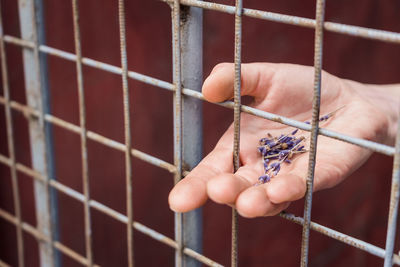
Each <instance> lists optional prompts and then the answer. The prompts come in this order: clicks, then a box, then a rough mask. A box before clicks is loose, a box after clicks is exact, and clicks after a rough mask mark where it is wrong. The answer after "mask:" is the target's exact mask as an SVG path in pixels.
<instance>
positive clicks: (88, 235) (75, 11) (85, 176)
mask: <svg viewBox="0 0 400 267" xmlns="http://www.w3.org/2000/svg"><path fill="white" fill-rule="evenodd" d="M72 15H73V20H74V39H75V53H76V78H77V86H78V96H79V121H80V127H81V132H80V135H81V160H82V184H83V194H84V196H85V199H84V202H83V206H84V216H85V247H86V258H87V265H88V266H92V265H93V248H92V228H91V216H90V205H89V200H90V186H89V167H88V150H87V128H86V107H85V92H84V88H83V72H82V48H81V37H80V29H79V6H78V2H77V0H72Z"/></svg>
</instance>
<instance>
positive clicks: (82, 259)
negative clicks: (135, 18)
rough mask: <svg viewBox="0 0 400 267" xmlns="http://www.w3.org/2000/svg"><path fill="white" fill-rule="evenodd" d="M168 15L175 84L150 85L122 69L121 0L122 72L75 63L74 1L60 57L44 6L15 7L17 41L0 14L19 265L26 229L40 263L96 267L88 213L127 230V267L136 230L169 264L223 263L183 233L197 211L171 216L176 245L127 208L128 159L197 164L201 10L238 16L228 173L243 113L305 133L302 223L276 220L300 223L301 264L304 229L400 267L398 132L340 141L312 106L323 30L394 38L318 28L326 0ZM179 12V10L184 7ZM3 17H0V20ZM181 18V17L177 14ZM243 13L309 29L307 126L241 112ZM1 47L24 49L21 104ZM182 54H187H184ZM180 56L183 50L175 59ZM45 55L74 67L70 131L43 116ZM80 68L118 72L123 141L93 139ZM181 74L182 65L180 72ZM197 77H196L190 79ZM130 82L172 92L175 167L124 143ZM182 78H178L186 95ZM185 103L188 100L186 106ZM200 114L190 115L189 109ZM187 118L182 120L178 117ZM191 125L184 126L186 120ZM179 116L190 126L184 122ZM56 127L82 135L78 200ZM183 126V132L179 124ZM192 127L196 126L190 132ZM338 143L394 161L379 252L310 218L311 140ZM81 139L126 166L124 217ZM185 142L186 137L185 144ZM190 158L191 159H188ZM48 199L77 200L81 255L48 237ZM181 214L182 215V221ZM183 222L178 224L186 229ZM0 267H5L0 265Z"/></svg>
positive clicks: (174, 3) (176, 6)
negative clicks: (26, 197)
mask: <svg viewBox="0 0 400 267" xmlns="http://www.w3.org/2000/svg"><path fill="white" fill-rule="evenodd" d="M164 1H165V2H167V3H168V4H169V5H170V7H171V10H172V13H171V14H172V15H171V17H172V26H173V27H172V28H173V29H172V43H173V82H172V83H170V82H167V81H162V80H158V79H156V78H152V77H149V76H146V75H143V74H140V73H137V72H133V71H129V70H128V67H127V56H126V49H127V48H126V40H125V38H126V34H125V10H124V1H123V0H119V1H118V3H119V13H118V17H119V29H120V47H121V51H120V52H121V67H119V66H113V65H110V64H106V63H103V62H99V61H96V60H93V59H90V58H86V57H83V56H82V53H81V41H80V32H79V28H80V27H79V16H78V14H79V5H78V4H79V3H78V1H77V0H72V7H73V21H74V37H75V53H69V52H66V51H62V50H58V49H55V48H52V47H49V46H47V45H45V42H44V40H45V36H44V31H43V27H44V26H43V24H44V21H43V14H42V12H43V9H42V7H43V6H42V5H43V3H42V1H41V0H19V1H18V5H19V16H20V26H21V38H17V37H15V36H9V35H4V33H3V23H4V21H3V19H2V17H0V53H1V68H2V78H3V81H2V86H3V91H4V95H3V96H0V103H1V104H2V105H3V106H4V108H5V114H6V125H7V138H8V151H9V155H8V156H6V155H0V162H1V164H4V165H6V166H8V167H9V168H10V171H11V181H12V193H13V200H14V210H15V214H11V213H9V212H7V211H5V210H3V209H0V217H1V219H2V220H5V221H7V222H9V223H11V224H14V225H15V227H16V238H17V250H18V261H19V266H25V265H28V264H27V263H24V238H23V232H26V233H28V234H30V235H32V236H33V237H35V238H36V239H37V240H38V244H39V251H40V262H41V266H54V265H57V264H58V263H57V257H56V254H57V253H62V254H64V255H66V256H68V257H70V258H72V259H73V260H75V261H76V262H79V263H81V264H82V265H88V266H93V265H96V264H95V262H94V260H93V249H92V235H91V210H93V209H94V210H97V211H100V212H102V213H103V214H105V215H107V216H110V217H112V218H114V219H115V220H117V221H120V222H122V223H123V224H126V227H127V242H128V244H127V247H128V255H127V257H128V264H129V266H133V265H134V249H133V234H134V233H133V230H134V229H135V230H136V231H138V232H141V233H144V234H146V235H148V236H149V237H151V238H154V239H155V240H157V241H159V242H162V243H164V244H166V245H168V246H170V247H171V248H173V249H174V250H175V251H176V263H175V264H176V266H182V265H191V266H196V265H198V264H199V263H203V264H206V265H208V266H220V264H218V263H217V262H215V261H213V260H212V259H209V258H207V257H206V256H204V255H202V254H201V241H200V240H201V232H195V231H186V230H185V229H186V227H185V226H186V225H189V224H190V225H192V226H191V229H196V228H199V229H200V227H201V225H200V218H201V212H200V211H196V212H192V213H189V214H187V215H186V214H185V215H183V214H180V213H176V214H175V239H172V238H169V237H167V236H165V235H163V234H162V233H159V232H156V231H155V230H153V229H151V228H149V227H146V226H145V225H143V224H141V223H139V222H137V221H135V220H134V217H133V208H132V194H133V193H132V172H133V171H132V166H131V158H132V157H135V158H138V159H141V160H143V161H146V162H148V163H151V164H153V165H154V166H157V167H159V168H163V169H166V170H168V171H169V172H171V173H173V174H174V175H175V182H178V181H179V180H180V179H181V178H182V177H184V176H185V175H186V174H187V170H184V169H183V166H182V162H183V159H185V162H188V164H189V165H191V166H189V167H191V168H192V167H193V166H194V165H195V164H196V163H197V162H198V161H199V159H200V157H201V148H200V147H201V123H198V122H199V121H200V120H201V114H200V112H201V110H200V109H199V108H198V107H199V101H201V100H204V98H203V96H202V94H201V93H200V92H199V90H200V88H201V80H202V65H201V64H202V63H201V61H202V60H201V59H202V47H201V43H202V26H201V25H202V10H203V9H209V10H214V11H217V12H225V13H229V14H232V15H234V16H235V37H234V42H235V55H234V58H235V86H234V90H235V97H234V101H233V102H231V101H227V102H224V103H219V104H217V105H221V106H224V107H227V108H230V109H233V111H234V112H233V114H234V142H233V144H232V145H233V154H234V166H235V168H234V169H235V171H236V170H237V169H238V168H239V156H238V155H239V140H240V113H241V112H245V113H249V114H252V115H254V116H258V117H261V118H264V119H267V120H272V121H277V122H280V123H283V124H285V125H289V126H292V127H296V128H299V129H302V130H305V131H309V132H311V139H310V140H311V144H310V158H309V168H308V175H307V194H306V196H305V199H306V201H305V207H304V216H303V217H297V216H295V215H293V214H289V213H285V212H282V213H281V214H280V216H281V217H283V218H285V219H288V220H290V221H293V222H295V223H297V224H301V225H302V226H303V236H302V247H301V263H300V264H301V266H307V260H308V247H309V233H310V229H312V230H314V231H317V232H320V233H322V234H324V235H326V236H328V237H331V238H333V239H336V240H339V241H341V242H343V243H345V244H348V245H349V246H353V247H356V248H358V249H360V250H363V251H365V252H366V253H370V254H373V255H375V256H377V257H381V258H384V260H385V263H384V264H385V266H391V265H392V264H393V263H394V264H397V265H399V264H400V257H399V255H397V254H394V253H393V250H394V239H395V232H396V220H397V210H398V199H399V179H400V172H399V170H400V152H399V151H400V130H399V131H398V133H397V142H396V147H390V146H386V145H383V144H379V143H375V142H371V141H368V140H363V139H359V138H355V137H352V136H347V135H343V134H341V133H337V132H334V131H331V130H327V129H322V128H319V127H318V118H319V108H320V107H319V102H320V101H319V100H320V90H321V66H322V57H323V51H322V47H323V45H322V43H323V32H324V31H331V32H336V33H340V34H345V35H352V36H357V37H362V38H368V39H374V40H378V41H383V42H392V43H400V33H394V32H388V31H382V30H376V29H369V28H363V27H358V26H351V25H344V24H339V23H333V22H327V21H324V8H325V1H324V0H318V1H317V3H316V18H315V20H314V19H308V18H302V17H296V16H289V15H284V14H278V13H272V12H267V11H262V10H253V9H246V8H243V4H242V1H241V0H236V5H235V6H228V5H222V4H216V3H211V2H203V1H198V0H180V1H179V0H164ZM182 7H185V8H182ZM1 12H3V11H2V10H0V16H1ZM183 16H184V19H182V17H183ZM243 16H248V17H253V18H257V19H261V20H269V21H274V22H278V23H285V24H292V25H296V26H298V27H308V28H314V29H315V50H314V51H315V54H314V68H315V76H314V100H313V114H312V123H311V125H309V124H306V123H303V122H299V121H295V120H292V119H289V118H286V117H282V116H279V115H277V114H272V113H268V112H265V111H262V110H257V109H254V108H252V107H249V106H246V105H242V104H241V102H240V88H241V79H240V77H241V36H242V17H243ZM6 45H15V46H19V47H22V48H23V61H24V71H25V89H26V96H27V105H24V104H21V103H18V102H16V101H12V100H11V99H10V88H9V82H8V71H9V70H8V69H7V58H6V52H5V46H6ZM182 48H184V49H182ZM182 51H183V52H182ZM46 55H52V56H55V57H59V58H62V59H64V60H67V61H72V62H75V63H76V75H77V81H78V93H79V114H80V116H79V117H80V124H79V125H75V124H72V123H69V122H67V121H65V120H62V119H60V118H58V117H55V116H53V115H52V114H51V113H50V112H49V111H48V106H49V103H48V101H49V100H48V95H47V90H48V88H47V66H46ZM83 65H86V66H89V67H92V68H97V69H100V70H103V71H106V72H110V73H114V74H118V75H121V79H122V90H123V110H124V126H125V143H120V142H117V141H115V140H112V139H109V138H107V137H104V136H102V135H100V134H98V133H95V132H92V131H89V130H88V129H87V127H86V111H85V98H84V87H83V79H84V77H83V74H82V66H83ZM183 67H184V68H183ZM193 74H195V79H191V78H192V77H193ZM128 79H134V80H138V81H141V82H143V83H147V84H152V85H154V86H156V87H159V88H161V89H165V90H169V91H172V92H173V95H174V140H175V142H174V164H171V163H168V162H165V161H163V160H161V159H158V158H156V157H153V156H151V155H149V154H146V153H144V152H142V151H139V150H137V149H135V148H133V147H132V141H131V132H130V129H131V126H130V125H131V122H130V115H129V106H130V103H129V88H128ZM182 81H185V83H184V84H185V86H186V87H187V88H183V86H182ZM183 102H184V103H185V104H184V105H183ZM196 107H197V108H196ZM12 111H14V112H21V113H23V114H24V115H25V116H26V118H27V119H28V121H29V134H30V145H31V151H32V168H29V167H27V166H25V165H23V164H21V163H19V162H17V161H16V156H15V140H14V133H13V120H12ZM183 113H185V116H182V114H183ZM187 118H189V119H187ZM185 119H187V120H186V121H185ZM52 125H56V126H59V127H61V128H63V129H65V130H67V131H70V132H72V133H76V134H79V135H80V138H81V153H82V166H83V167H82V177H83V181H82V182H83V194H81V193H79V192H78V191H76V190H74V189H72V188H70V187H68V186H66V185H64V184H62V183H60V182H58V181H57V180H55V179H54V177H53V175H54V174H53V173H52V153H53V152H52V141H51V126H52ZM183 125H184V126H185V127H183ZM196 127H197V128H196ZM318 135H323V136H326V137H330V138H334V139H337V140H341V141H343V142H348V143H351V144H355V145H357V146H360V147H364V148H367V149H370V150H372V151H374V152H378V153H382V154H385V155H389V156H394V167H393V178H392V192H391V200H390V211H389V215H388V216H389V217H388V230H387V241H386V248H385V249H382V248H379V247H377V246H375V245H373V244H370V243H366V242H363V241H361V240H358V239H356V238H354V237H351V236H348V235H346V234H343V233H340V232H337V231H335V230H333V229H330V228H328V227H325V226H322V225H319V224H317V223H314V222H312V221H311V206H312V187H313V179H314V177H313V176H314V167H315V156H316V144H317V136H318ZM87 140H92V141H95V142H98V143H101V144H103V145H105V146H108V147H110V148H112V149H115V150H118V151H121V152H124V153H125V159H126V161H125V162H126V164H125V166H126V196H127V197H126V203H127V206H126V207H127V210H126V214H121V213H119V212H117V211H115V210H113V209H111V208H110V207H107V206H105V205H104V204H102V203H100V202H98V201H95V200H93V199H91V197H90V192H89V168H88V163H87V157H88V156H87V153H88V152H87ZM183 140H191V142H185V146H184V145H183ZM189 152H190V153H189ZM19 173H21V174H24V175H27V176H29V177H31V178H32V179H33V181H34V190H35V201H36V203H35V205H36V214H37V220H38V221H37V225H36V226H33V225H30V224H28V223H27V222H24V221H23V220H22V217H21V203H20V190H19V187H18V176H19ZM54 192H61V193H63V194H66V195H68V196H69V197H71V198H73V199H75V200H76V201H79V202H81V203H83V205H84V222H85V224H84V225H85V244H86V255H80V254H79V253H77V252H76V251H74V250H72V249H70V248H68V247H67V246H65V245H64V244H62V243H60V242H59V241H58V240H57V238H56V236H55V235H54V233H55V230H54V229H53V227H54V225H55V223H54V222H55V221H56V216H54V212H56V210H57V207H55V202H54V200H53V198H54ZM183 216H186V218H185V220H183ZM184 222H185V223H184ZM237 232H238V230H237V213H236V211H235V210H234V209H233V211H232V260H231V264H232V266H237V265H238V262H237ZM0 266H8V265H7V263H6V262H3V261H2V260H1V259H0Z"/></svg>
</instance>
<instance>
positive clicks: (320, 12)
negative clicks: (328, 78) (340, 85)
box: [300, 0, 325, 267]
mask: <svg viewBox="0 0 400 267" xmlns="http://www.w3.org/2000/svg"><path fill="white" fill-rule="evenodd" d="M324 14H325V0H317V6H316V15H315V20H316V26H315V41H314V95H313V104H312V119H311V137H310V149H309V160H308V171H307V180H306V183H307V192H306V196H305V203H304V224H303V233H302V241H301V260H300V266H302V267H305V266H308V248H309V239H310V224H311V207H312V193H313V186H314V172H315V159H316V155H317V140H318V132H319V112H320V103H321V71H322V54H323V53H322V51H323V47H322V46H323V23H324Z"/></svg>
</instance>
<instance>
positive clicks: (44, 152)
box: [18, 0, 56, 267]
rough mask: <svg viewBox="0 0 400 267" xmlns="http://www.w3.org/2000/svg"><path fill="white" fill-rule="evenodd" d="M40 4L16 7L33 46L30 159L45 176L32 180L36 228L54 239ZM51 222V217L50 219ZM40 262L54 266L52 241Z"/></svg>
mask: <svg viewBox="0 0 400 267" xmlns="http://www.w3.org/2000/svg"><path fill="white" fill-rule="evenodd" d="M41 6H42V3H41V1H37V2H36V1H34V0H19V1H18V11H19V19H20V27H21V37H22V38H23V39H25V40H29V41H31V42H32V43H33V44H34V47H33V49H24V50H23V52H22V55H23V61H24V75H25V91H26V99H27V103H28V106H30V107H32V108H33V109H35V110H38V112H39V114H38V115H39V116H38V119H36V120H29V136H30V145H31V160H32V166H33V168H34V169H35V170H37V171H38V172H39V173H41V174H42V175H43V176H44V177H46V180H45V183H38V182H35V183H34V191H35V210H36V218H37V228H38V230H39V231H40V232H41V233H43V235H45V236H47V237H48V238H49V239H50V240H53V228H54V226H53V224H52V209H51V200H50V198H51V193H50V188H49V179H48V177H49V175H48V174H49V168H48V164H49V158H48V152H49V151H48V149H47V147H48V144H47V140H46V129H45V121H44V114H45V104H46V102H47V99H46V96H45V94H46V90H45V88H44V84H43V83H42V76H41V66H43V64H41V62H40V58H39V39H38V28H41V27H43V24H42V21H40V20H39V19H38V16H37V10H36V8H40V7H41ZM53 222H54V220H53ZM39 251H40V265H41V266H42V267H45V266H55V265H56V262H55V258H54V250H53V246H52V245H51V243H50V244H49V243H39Z"/></svg>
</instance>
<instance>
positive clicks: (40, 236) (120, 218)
mask: <svg viewBox="0 0 400 267" xmlns="http://www.w3.org/2000/svg"><path fill="white" fill-rule="evenodd" d="M0 163H2V164H5V165H7V166H11V164H12V163H11V160H10V159H9V158H7V157H6V156H4V155H2V154H0ZM16 168H17V170H18V171H20V172H21V173H23V174H25V175H26V176H28V177H31V178H33V179H34V180H36V181H38V182H40V183H44V182H45V181H46V178H45V177H43V176H42V175H41V174H40V173H38V172H37V171H35V170H33V169H31V168H29V167H27V166H25V165H23V164H20V163H17V164H16ZM49 184H50V186H51V187H53V188H54V189H56V190H58V191H59V192H61V193H64V194H65V195H67V196H69V197H71V198H73V199H75V200H77V201H79V202H81V203H84V201H85V196H84V195H83V194H81V193H79V192H78V191H75V190H74V189H72V188H70V187H68V186H65V185H63V184H62V183H60V182H58V181H57V180H54V179H51V180H50V183H49ZM89 204H90V207H91V208H94V209H96V210H98V211H100V212H102V213H104V214H106V215H108V216H110V217H111V218H113V219H116V220H117V221H120V222H122V223H124V224H127V223H128V218H127V216H125V215H123V214H121V213H119V212H117V211H115V210H113V209H111V208H109V207H107V206H105V205H104V204H102V203H100V202H98V201H95V200H90V201H89ZM0 217H3V218H4V219H6V220H8V221H10V222H12V223H14V224H15V223H16V222H15V220H16V218H15V217H14V216H13V215H11V214H9V213H7V212H5V213H4V212H3V213H2V210H1V209H0ZM27 225H28V224H26V223H22V227H23V229H24V230H25V231H27V232H28V233H30V234H31V235H33V236H34V237H36V238H37V239H41V240H43V241H45V242H50V240H49V239H48V238H46V237H45V236H44V235H43V234H42V233H40V232H39V231H38V230H36V229H35V228H34V227H32V226H30V228H29V227H28V228H27ZM132 225H133V228H135V229H136V230H137V231H139V232H141V233H143V234H145V235H148V236H149V237H151V238H153V239H155V240H157V241H160V242H161V243H164V244H166V245H168V246H170V247H172V248H174V249H176V248H178V243H177V242H176V241H174V240H172V239H170V238H168V237H166V236H164V235H163V234H161V233H158V232H156V231H155V230H153V229H151V228H148V227H147V226H145V225H143V224H141V223H139V222H135V221H134V222H133V224H132ZM53 244H59V245H58V246H60V245H61V243H59V242H54V243H53ZM54 246H55V247H56V248H58V247H57V246H56V245H54ZM62 252H63V253H65V251H64V250H62ZM183 253H185V254H186V255H188V256H191V257H193V258H195V259H197V260H198V261H200V262H202V263H204V264H206V265H208V266H222V265H220V264H218V263H217V262H215V261H213V260H211V259H209V258H207V257H205V256H203V255H201V254H199V253H198V252H196V251H194V250H193V249H191V248H187V247H186V248H183ZM80 257H81V260H79V259H76V258H74V259H75V260H77V261H78V262H83V263H82V264H84V265H87V260H86V259H85V258H84V257H83V256H80ZM82 259H83V261H82Z"/></svg>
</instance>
